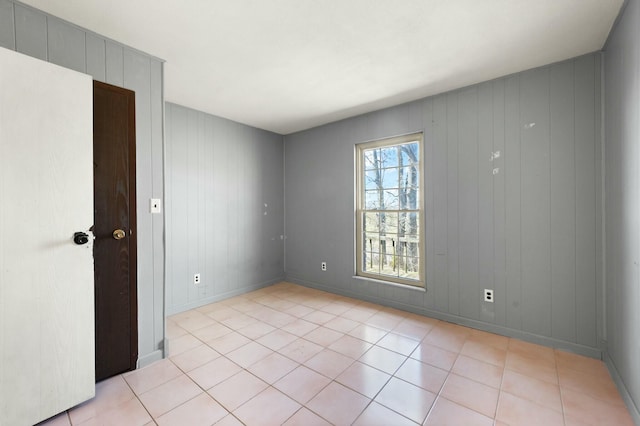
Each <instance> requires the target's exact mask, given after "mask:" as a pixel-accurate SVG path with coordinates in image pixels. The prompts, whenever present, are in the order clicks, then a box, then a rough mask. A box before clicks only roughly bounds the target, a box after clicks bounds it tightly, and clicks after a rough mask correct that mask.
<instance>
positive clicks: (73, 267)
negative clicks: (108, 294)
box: [0, 48, 95, 426]
mask: <svg viewBox="0 0 640 426" xmlns="http://www.w3.org/2000/svg"><path fill="white" fill-rule="evenodd" d="M92 96H93V95H92V79H91V77H89V76H88V75H84V74H80V73H77V72H75V71H71V70H68V69H65V68H61V67H58V66H56V65H52V64H50V63H47V62H44V61H40V60H37V59H33V58H30V57H27V56H24V55H22V54H19V53H16V52H13V51H10V50H7V49H3V48H0V426H5V425H6V426H9V425H11V426H14V425H32V424H34V423H37V422H39V421H41V420H44V419H46V418H49V417H51V416H53V415H55V414H57V413H59V412H61V411H64V410H66V409H67V408H70V407H72V406H74V405H76V404H79V403H80V402H82V401H85V400H87V399H89V398H92V397H93V396H94V394H95V380H94V368H95V366H94V311H93V303H94V302H93V300H94V299H93V248H92V243H93V239H92V237H90V238H89V242H88V243H86V244H84V245H78V244H75V243H74V241H73V236H74V233H75V232H77V231H84V232H86V233H87V234H89V235H90V232H88V229H89V228H90V227H91V225H92V223H93V135H92V132H93V118H92V117H93V100H92Z"/></svg>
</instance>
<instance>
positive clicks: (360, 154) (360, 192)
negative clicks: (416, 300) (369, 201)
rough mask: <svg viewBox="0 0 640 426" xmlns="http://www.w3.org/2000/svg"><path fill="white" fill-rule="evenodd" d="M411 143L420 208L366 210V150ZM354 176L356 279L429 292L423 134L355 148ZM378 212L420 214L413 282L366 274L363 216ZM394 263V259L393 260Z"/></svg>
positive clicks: (359, 145)
mask: <svg viewBox="0 0 640 426" xmlns="http://www.w3.org/2000/svg"><path fill="white" fill-rule="evenodd" d="M410 142H418V146H419V148H418V150H419V152H418V205H417V209H416V210H407V209H403V210H399V208H400V207H398V209H393V210H392V209H386V210H379V209H378V210H367V209H366V206H365V193H366V182H365V160H364V152H365V151H366V150H370V149H373V148H381V147H390V146H397V145H403V144H406V143H410ZM355 157H356V161H355V172H356V173H355V174H356V179H355V180H356V190H355V198H356V200H355V205H356V208H355V234H356V235H355V240H356V241H355V247H356V253H355V259H356V261H355V264H356V268H355V269H356V270H355V277H356V278H364V279H368V280H371V281H377V282H383V283H388V284H394V285H397V284H400V285H406V286H411V287H412V288H421V289H426V281H425V276H426V275H425V274H426V271H425V270H426V256H425V245H426V241H425V224H426V221H425V208H424V200H425V197H424V192H425V191H424V137H423V133H422V132H419V133H411V134H408V135H402V136H396V137H392V138H385V139H380V140H375V141H370V142H364V143H360V144H356V145H355ZM375 211H377V212H379V211H386V212H389V213H402V212H417V213H418V248H419V250H418V252H419V257H418V259H419V260H418V269H419V271H418V278H417V279H410V278H404V277H400V276H394V275H387V274H381V273H380V274H379V273H373V272H369V271H366V270H365V269H366V268H363V257H364V247H363V244H364V241H363V240H364V238H363V237H364V231H365V230H364V229H363V225H364V223H363V222H364V221H363V214H364V213H366V212H375ZM394 262H395V259H394Z"/></svg>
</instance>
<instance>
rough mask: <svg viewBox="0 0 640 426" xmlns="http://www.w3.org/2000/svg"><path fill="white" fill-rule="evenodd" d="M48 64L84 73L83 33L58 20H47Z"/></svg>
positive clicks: (84, 49)
mask: <svg viewBox="0 0 640 426" xmlns="http://www.w3.org/2000/svg"><path fill="white" fill-rule="evenodd" d="M47 39H48V41H49V42H48V43H47V48H48V57H49V62H52V63H54V64H57V65H60V66H63V67H65V68H70V69H72V70H76V71H78V72H82V73H84V72H86V68H87V67H86V64H87V60H86V48H85V32H84V31H82V30H81V29H79V28H76V27H73V26H71V25H69V24H67V23H66V22H63V21H61V20H59V19H55V18H51V17H49V18H48V19H47Z"/></svg>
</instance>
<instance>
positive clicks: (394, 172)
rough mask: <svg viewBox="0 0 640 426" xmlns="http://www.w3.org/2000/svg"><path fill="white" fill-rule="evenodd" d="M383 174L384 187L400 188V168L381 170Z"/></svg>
mask: <svg viewBox="0 0 640 426" xmlns="http://www.w3.org/2000/svg"><path fill="white" fill-rule="evenodd" d="M381 176H382V187H383V188H385V189H387V188H398V169H397V168H393V169H383V170H382V171H381Z"/></svg>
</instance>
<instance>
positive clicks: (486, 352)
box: [460, 340, 507, 368]
mask: <svg viewBox="0 0 640 426" xmlns="http://www.w3.org/2000/svg"><path fill="white" fill-rule="evenodd" d="M460 353H461V354H462V355H466V356H468V357H471V358H475V359H478V360H480V361H483V362H487V363H489V364H493V365H495V366H497V367H501V368H503V367H504V363H505V361H506V359H507V351H506V350H504V349H500V348H496V347H495V346H490V345H485V344H484V343H481V342H478V341H475V340H467V341H466V342H465V344H464V346H463V347H462V350H461V351H460Z"/></svg>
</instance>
